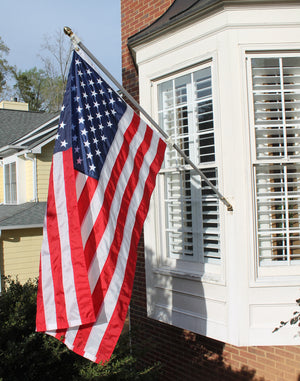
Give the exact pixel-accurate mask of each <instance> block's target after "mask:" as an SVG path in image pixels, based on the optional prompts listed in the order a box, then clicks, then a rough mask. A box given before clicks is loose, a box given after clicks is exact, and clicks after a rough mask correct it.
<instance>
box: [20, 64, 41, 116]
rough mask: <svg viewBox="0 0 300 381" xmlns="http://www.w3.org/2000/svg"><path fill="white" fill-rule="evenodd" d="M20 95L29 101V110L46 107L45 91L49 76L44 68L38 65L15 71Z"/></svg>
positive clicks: (25, 100)
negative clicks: (47, 76) (39, 68)
mask: <svg viewBox="0 0 300 381" xmlns="http://www.w3.org/2000/svg"><path fill="white" fill-rule="evenodd" d="M14 77H15V80H16V84H15V85H14V88H15V89H16V90H17V93H18V97H19V98H21V99H22V100H23V101H24V102H26V103H28V105H29V110H31V111H43V110H44V109H45V106H44V103H45V97H44V92H45V89H46V88H47V78H46V75H45V72H44V71H43V70H38V69H37V68H36V67H34V68H33V69H30V70H26V71H23V72H22V71H19V72H14Z"/></svg>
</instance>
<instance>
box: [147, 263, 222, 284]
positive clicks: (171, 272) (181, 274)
mask: <svg viewBox="0 0 300 381" xmlns="http://www.w3.org/2000/svg"><path fill="white" fill-rule="evenodd" d="M218 267H220V266H218ZM153 273H154V274H158V275H164V276H171V277H173V278H179V279H186V280H192V281H195V282H205V283H217V284H224V280H223V277H222V276H221V273H220V272H219V273H209V272H205V273H203V272H200V271H199V272H191V271H189V270H184V269H175V268H171V267H168V266H164V267H154V268H153Z"/></svg>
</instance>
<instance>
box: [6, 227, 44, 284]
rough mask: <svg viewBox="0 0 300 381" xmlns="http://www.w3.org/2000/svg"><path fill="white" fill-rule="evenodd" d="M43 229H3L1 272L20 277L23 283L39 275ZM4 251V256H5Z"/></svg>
mask: <svg viewBox="0 0 300 381" xmlns="http://www.w3.org/2000/svg"><path fill="white" fill-rule="evenodd" d="M42 234H43V229H42V228H35V229H19V230H10V231H2V235H1V239H0V264H1V274H2V275H6V276H7V275H11V276H12V277H13V278H15V277H18V279H19V281H20V282H21V283H25V282H26V281H27V280H28V279H29V278H31V279H34V278H36V277H37V276H38V269H39V261H40V250H41V246H42V238H43V235H42ZM3 253H5V254H4V258H3Z"/></svg>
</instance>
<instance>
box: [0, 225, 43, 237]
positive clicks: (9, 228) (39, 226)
mask: <svg viewBox="0 0 300 381" xmlns="http://www.w3.org/2000/svg"><path fill="white" fill-rule="evenodd" d="M43 226H44V225H43V224H33V225H7V226H0V237H1V233H2V231H7V230H18V229H34V228H43Z"/></svg>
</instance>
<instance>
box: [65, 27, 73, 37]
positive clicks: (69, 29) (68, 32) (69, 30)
mask: <svg viewBox="0 0 300 381" xmlns="http://www.w3.org/2000/svg"><path fill="white" fill-rule="evenodd" d="M64 32H65V34H66V35H67V36H69V37H71V36H72V34H73V32H72V29H71V28H69V27H68V26H65V27H64Z"/></svg>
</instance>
